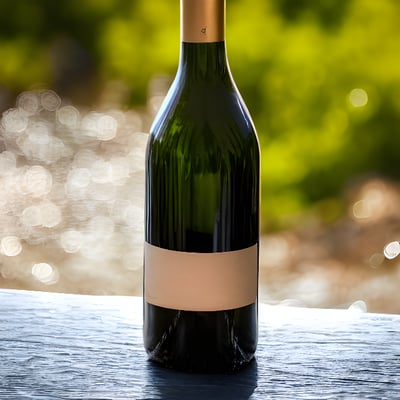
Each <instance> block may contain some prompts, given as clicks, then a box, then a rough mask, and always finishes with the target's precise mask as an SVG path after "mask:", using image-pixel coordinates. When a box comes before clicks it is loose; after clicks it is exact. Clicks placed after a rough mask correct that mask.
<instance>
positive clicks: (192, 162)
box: [144, 0, 259, 372]
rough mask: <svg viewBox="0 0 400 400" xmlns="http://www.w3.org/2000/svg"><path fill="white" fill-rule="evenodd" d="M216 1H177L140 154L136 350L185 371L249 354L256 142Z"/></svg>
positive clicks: (227, 366)
mask: <svg viewBox="0 0 400 400" xmlns="http://www.w3.org/2000/svg"><path fill="white" fill-rule="evenodd" d="M224 25H225V0H181V37H182V43H181V54H180V61H179V67H178V72H177V75H176V78H175V80H174V82H173V84H172V86H171V88H170V90H169V93H168V95H167V97H166V99H165V101H164V103H163V105H162V107H161V109H160V111H159V113H158V115H157V116H156V119H155V121H154V123H153V125H152V127H151V130H150V136H149V141H148V145H147V151H146V202H145V208H146V211H145V212H146V218H145V257H144V344H145V349H146V351H147V353H148V355H149V358H150V359H151V360H153V361H156V362H158V363H160V364H162V365H164V366H166V367H170V368H176V369H180V370H184V371H194V372H234V371H237V370H239V369H240V368H241V367H243V366H244V365H246V364H247V363H249V362H250V361H251V360H252V359H253V358H254V353H255V350H256V346H257V298H258V297H257V295H258V294H257V285H258V242H259V146H258V140H257V136H256V133H255V129H254V126H253V123H252V121H251V118H250V116H249V114H248V111H247V109H246V107H245V105H244V103H243V100H242V98H241V97H240V94H239V92H238V90H237V88H236V86H235V84H234V82H233V79H232V76H231V73H230V70H229V66H228V62H227V57H226V48H225V41H224V39H225V38H224V35H225V26H224Z"/></svg>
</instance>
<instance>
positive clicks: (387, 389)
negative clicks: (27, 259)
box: [0, 290, 400, 400]
mask: <svg viewBox="0 0 400 400" xmlns="http://www.w3.org/2000/svg"><path fill="white" fill-rule="evenodd" d="M141 324H142V307H141V299H140V298H135V297H100V296H99V297H96V296H84V295H65V294H54V293H43V292H29V291H16V290H0V398H1V399H18V400H19V399H205V400H208V399H230V400H232V399H263V400H265V399H399V398H400V316H399V315H382V314H368V313H362V312H357V311H354V310H353V311H352V310H317V309H301V308H289V307H278V306H268V305H260V338H259V347H258V351H257V361H256V362H255V363H253V364H252V365H251V366H250V367H248V368H247V369H245V370H244V371H242V372H241V373H239V374H235V375H230V376H224V375H210V376H206V375H191V374H184V373H178V372H174V371H169V370H165V369H163V368H160V367H157V366H155V365H153V364H152V363H150V362H148V361H147V360H146V355H145V353H144V351H143V347H142V327H141Z"/></svg>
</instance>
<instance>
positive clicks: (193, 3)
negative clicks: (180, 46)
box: [181, 0, 225, 43]
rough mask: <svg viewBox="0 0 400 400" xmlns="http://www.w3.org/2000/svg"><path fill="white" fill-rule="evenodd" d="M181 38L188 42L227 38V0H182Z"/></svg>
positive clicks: (205, 41)
mask: <svg viewBox="0 0 400 400" xmlns="http://www.w3.org/2000/svg"><path fill="white" fill-rule="evenodd" d="M181 35H182V37H181V39H182V41H183V42H187V43H208V42H221V41H223V40H224V39H225V0H181Z"/></svg>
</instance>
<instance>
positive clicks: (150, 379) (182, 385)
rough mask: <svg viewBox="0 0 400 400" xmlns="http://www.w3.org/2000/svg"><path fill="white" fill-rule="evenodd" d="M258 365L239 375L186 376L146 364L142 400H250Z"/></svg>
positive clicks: (252, 363) (248, 367)
mask: <svg viewBox="0 0 400 400" xmlns="http://www.w3.org/2000/svg"><path fill="white" fill-rule="evenodd" d="M257 369H258V368H257V362H256V361H253V362H251V363H250V364H249V365H248V366H247V367H245V368H244V369H243V370H241V371H240V372H238V373H235V374H231V375H224V374H207V375H206V374H188V373H184V372H178V371H175V370H170V369H166V368H163V367H160V366H158V365H157V364H155V363H152V362H148V363H147V369H146V384H145V386H144V388H143V391H144V393H143V397H144V398H152V399H165V400H166V399H168V400H174V399H179V400H181V399H192V400H204V399H207V400H213V399H215V400H235V399H241V400H242V399H249V398H250V397H251V395H252V394H253V393H254V390H255V388H256V387H257Z"/></svg>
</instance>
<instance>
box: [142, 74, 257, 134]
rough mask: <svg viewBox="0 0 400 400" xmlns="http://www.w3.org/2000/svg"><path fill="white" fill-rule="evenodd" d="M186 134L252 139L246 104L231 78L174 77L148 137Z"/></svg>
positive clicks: (251, 123) (252, 132)
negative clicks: (191, 79) (226, 79)
mask: <svg viewBox="0 0 400 400" xmlns="http://www.w3.org/2000/svg"><path fill="white" fill-rule="evenodd" d="M180 134H185V135H186V136H188V135H189V136H190V135H195V136H196V137H199V136H200V137H208V139H209V140H210V141H213V138H215V137H225V136H228V137H229V136H236V137H237V138H240V137H242V139H248V140H251V139H252V138H253V139H257V138H256V131H255V127H254V124H253V121H252V119H251V116H250V114H249V112H248V110H247V108H246V105H245V103H244V101H243V99H242V97H241V95H240V93H239V91H238V90H237V88H236V86H235V84H234V83H233V81H231V80H228V81H227V82H223V81H216V82H201V81H186V82H185V81H183V82H182V81H180V80H176V81H175V82H174V83H173V85H172V86H171V88H170V91H169V92H168V94H167V96H166V98H165V100H164V102H163V104H162V106H161V108H160V110H159V112H158V114H157V115H156V118H155V119H154V122H153V124H152V127H151V129H150V136H153V137H154V139H155V140H161V139H163V138H165V136H170V135H175V136H176V135H180Z"/></svg>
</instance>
